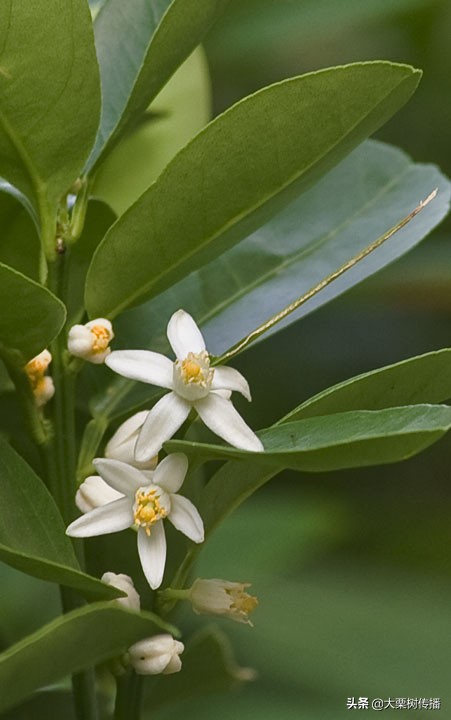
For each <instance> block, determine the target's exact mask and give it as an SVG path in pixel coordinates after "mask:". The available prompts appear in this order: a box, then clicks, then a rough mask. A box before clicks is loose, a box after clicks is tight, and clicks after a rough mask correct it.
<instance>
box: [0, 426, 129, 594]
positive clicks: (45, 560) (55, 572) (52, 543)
mask: <svg viewBox="0 0 451 720" xmlns="http://www.w3.org/2000/svg"><path fill="white" fill-rule="evenodd" d="M0 507H2V508H3V511H2V515H1V519H0V559H1V560H3V561H4V562H6V563H8V565H11V566H12V567H14V568H17V569H18V570H22V571H23V572H25V573H28V574H29V575H34V576H35V577H38V578H41V579H42V580H50V581H52V582H57V583H60V584H62V585H68V586H70V587H74V588H76V589H77V590H79V591H80V592H81V593H82V594H83V595H85V596H87V597H89V598H95V599H106V598H114V597H117V596H118V594H119V593H118V592H117V591H116V590H115V589H114V588H111V587H110V586H108V585H105V584H104V583H102V582H101V581H100V580H97V579H96V578H94V577H91V576H90V575H86V574H85V573H83V572H81V570H80V566H79V564H78V561H77V558H76V557H75V553H74V550H73V548H72V544H71V542H70V540H69V538H68V537H67V536H66V534H65V526H64V523H63V520H62V518H61V515H60V514H59V511H58V508H57V507H56V504H55V502H54V500H53V498H52V496H51V495H50V493H49V492H48V491H47V489H46V488H45V486H44V485H43V483H42V482H41V480H40V479H39V478H38V476H37V475H35V473H34V472H33V470H32V469H31V468H30V467H29V466H28V465H27V463H26V462H25V461H24V460H23V459H22V458H21V457H20V455H18V454H17V453H16V452H15V451H14V450H13V449H12V448H11V447H10V445H8V443H6V442H5V441H4V440H3V439H2V438H1V437H0Z"/></svg>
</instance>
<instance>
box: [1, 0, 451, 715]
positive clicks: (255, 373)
mask: <svg viewBox="0 0 451 720" xmlns="http://www.w3.org/2000/svg"><path fill="white" fill-rule="evenodd" d="M450 46H451V3H450V2H449V0H231V2H230V5H229V9H228V11H227V12H226V13H225V16H224V18H223V21H222V22H220V23H218V25H217V27H215V28H214V30H213V31H212V32H211V33H210V36H209V37H208V39H207V41H206V43H205V50H206V54H207V58H208V63H209V67H210V73H211V78H212V93H213V96H212V97H213V109H214V113H215V114H216V113H218V112H221V111H222V110H223V109H225V108H226V107H228V106H229V105H230V104H231V103H233V102H235V101H236V100H238V99H240V98H241V97H243V96H245V95H247V94H249V93H251V92H253V91H255V90H257V89H258V88H260V87H262V86H264V85H267V84H269V83H271V82H275V81H277V80H280V79H282V78H285V77H287V76H290V75H296V74H300V73H303V72H307V71H310V70H314V69H318V68H322V67H326V66H331V65H337V64H342V63H347V62H354V61H358V60H369V59H390V60H395V61H400V62H406V63H411V64H413V65H415V66H417V67H421V68H422V69H423V70H424V77H423V80H422V82H421V85H420V88H419V90H418V91H417V93H416V94H415V96H414V98H413V99H412V100H411V101H410V103H409V104H408V105H407V106H406V107H405V108H404V109H403V110H402V111H401V112H400V113H399V114H398V115H397V116H396V117H395V118H394V119H393V120H392V121H391V122H390V123H389V124H388V126H387V127H385V128H383V129H382V130H381V131H380V132H379V133H378V136H377V137H378V138H379V139H382V140H384V141H386V142H391V143H393V144H395V145H398V146H400V147H401V148H403V149H404V150H406V151H407V152H408V153H409V154H410V155H411V156H412V157H413V158H414V159H415V160H416V161H422V162H432V163H435V164H438V165H439V166H440V167H441V169H442V170H443V171H444V172H445V173H447V174H448V175H450V174H451V133H450V127H451V123H450V120H451V85H450V82H449V78H450V77H451V56H450V53H449V48H450ZM177 132H178V130H177ZM188 132H189V129H188ZM184 141H185V140H184ZM131 142H132V141H131ZM163 155H164V153H163ZM165 161H166V159H165V158H164V157H163V158H162V160H161V162H162V163H164V162H165ZM419 199H420V198H419ZM450 230H451V220H449V219H448V220H447V221H445V223H443V225H442V226H441V227H440V228H439V229H438V231H436V233H435V234H434V236H431V237H430V238H427V239H426V240H425V241H424V242H423V243H422V245H421V246H420V247H419V248H418V249H417V250H415V251H414V252H413V253H411V254H410V255H409V256H408V257H406V258H404V259H402V260H401V261H398V262H397V263H396V264H395V265H394V266H392V267H390V268H387V269H386V270H384V271H382V272H380V273H379V274H378V275H377V276H376V277H374V278H373V279H371V280H370V281H368V282H366V283H365V284H364V285H363V286H361V287H357V288H356V289H354V290H352V291H351V292H349V293H348V294H346V295H345V296H343V297H342V298H340V299H338V300H337V301H335V302H334V303H333V304H332V305H330V306H326V307H325V308H322V309H320V310H319V311H317V312H315V313H314V314H312V315H311V316H309V317H307V318H306V319H304V320H302V321H301V322H300V323H297V324H295V325H294V326H292V327H290V328H288V329H286V330H284V331H283V332H281V333H279V334H278V335H275V336H273V337H272V338H270V339H269V340H267V341H266V342H265V343H263V344H261V345H259V346H258V347H256V348H253V349H251V350H249V351H248V352H247V353H245V354H244V355H243V356H241V357H240V358H239V359H238V360H237V361H236V363H235V365H236V366H237V367H238V368H239V369H240V370H242V372H243V373H244V374H245V375H246V377H247V378H248V379H249V382H250V385H251V388H252V392H253V400H254V402H253V403H252V406H250V407H246V417H247V419H248V420H249V423H250V425H251V426H256V427H257V426H266V425H268V424H270V423H272V422H274V421H275V420H276V419H278V418H279V417H280V416H281V415H282V414H283V413H285V412H287V411H288V410H290V409H291V408H292V407H294V406H295V405H296V404H298V403H300V402H301V401H302V400H304V399H306V398H307V397H309V396H310V395H312V394H313V393H315V392H317V391H319V390H321V389H323V388H325V387H327V386H329V385H331V384H333V383H334V382H338V381H340V380H342V379H345V378H348V377H351V376H353V375H355V374H357V373H359V372H363V371H365V370H369V369H372V368H376V367H380V366H382V365H384V364H389V363H392V362H395V361H397V360H400V359H403V358H406V357H409V356H412V355H416V354H420V353H422V352H426V351H429V350H433V349H437V348H440V347H446V346H448V345H449V337H450V334H451V322H450V321H451V317H450V315H451V304H450V301H449V295H450V287H451V270H450V268H451V242H450V240H451V238H450ZM243 407H244V405H243ZM450 461H451V439H449V438H445V439H444V440H442V441H441V442H440V443H438V444H437V445H436V446H434V447H432V448H431V449H429V450H427V451H426V452H425V453H423V454H422V455H421V456H419V457H418V458H416V459H413V460H410V461H408V462H406V463H403V464H398V465H393V466H385V467H379V468H377V469H374V470H373V469H362V470H353V471H343V472H340V473H335V474H317V475H307V474H303V475H301V474H298V473H286V474H285V475H283V476H279V477H278V478H276V479H275V480H273V481H272V482H271V483H270V484H269V485H268V486H267V487H265V488H264V489H263V490H261V491H260V492H259V493H258V494H257V495H256V496H254V497H253V498H251V499H250V500H249V501H248V502H247V504H246V505H245V506H244V507H242V508H241V509H240V510H239V511H237V513H236V514H235V515H234V516H233V517H232V518H231V519H230V520H229V521H228V522H227V523H226V524H225V525H224V526H223V527H222V528H221V529H220V530H219V531H218V532H217V534H216V535H215V536H214V537H213V539H212V541H211V543H209V544H208V545H207V546H206V547H205V550H204V551H203V552H202V554H201V560H200V568H199V572H198V574H199V575H201V576H204V577H224V578H228V579H231V580H242V581H249V582H252V584H253V587H252V591H253V592H255V594H257V595H258V596H259V599H260V606H259V608H257V610H256V611H255V617H254V624H255V627H254V628H253V629H251V628H248V627H246V626H242V625H232V623H230V622H227V621H223V622H220V623H219V627H220V633H226V635H227V636H229V638H230V639H231V641H232V645H233V653H234V656H235V661H234V662H235V663H237V664H238V665H239V666H241V667H245V668H248V667H251V668H254V669H255V670H256V678H255V679H254V680H252V681H250V682H240V680H239V678H240V673H239V672H238V671H237V669H236V667H233V663H231V664H230V665H229V667H227V668H223V669H222V671H221V676H220V678H221V679H220V680H219V681H218V682H217V683H216V684H215V683H213V682H212V681H210V680H209V681H208V682H204V683H201V682H199V683H196V682H192V683H191V685H190V687H185V689H184V693H185V699H184V700H183V702H179V703H177V704H174V702H173V697H174V695H175V694H176V693H175V686H174V685H170V680H171V679H170V678H163V679H162V680H161V681H159V682H158V683H157V684H156V685H155V684H151V683H149V689H148V692H149V702H148V704H147V705H146V707H147V706H148V708H149V711H148V714H147V715H146V717H148V718H149V720H150V718H162V720H170V719H172V718H174V717H183V718H184V719H185V720H194V719H196V720H207V719H208V720H210V718H213V717H214V718H215V720H232V718H233V719H234V718H236V717H240V718H241V720H253V719H254V718H259V720H295V719H296V720H298V718H303V719H304V718H305V720H335V719H337V720H339V719H340V718H347V717H350V716H351V717H352V713H353V712H354V713H356V712H358V711H356V710H347V709H346V701H347V698H348V697H355V698H357V699H358V698H359V697H369V698H370V699H371V698H375V697H381V698H385V699H388V698H389V697H391V698H407V697H411V698H415V697H422V698H437V697H438V698H441V701H442V709H441V710H440V711H439V712H440V713H441V714H440V715H438V716H439V717H451V607H450V606H451V565H450V549H449V548H450V544H451V526H450V516H451V491H450V487H449V476H450ZM2 573H3V575H2V584H1V586H0V619H1V622H0V641H1V642H2V643H3V645H6V644H8V643H9V642H12V641H14V640H15V639H17V638H19V637H22V636H23V635H25V634H26V633H27V632H29V631H30V630H32V629H34V628H35V627H38V626H39V625H40V624H41V623H42V622H43V621H44V620H46V619H48V618H50V617H52V615H53V614H55V613H56V612H57V609H58V601H57V594H56V591H55V589H54V588H53V587H52V586H49V585H47V584H45V583H39V582H37V581H35V580H32V579H29V578H25V576H23V575H21V574H20V573H16V572H14V571H12V570H9V569H7V568H5V569H4V570H3V568H2ZM30 598H33V603H32V610H31V613H30V611H29V607H30ZM26 608H28V610H27V611H26ZM180 622H181V623H182V627H184V628H185V629H186V631H187V634H188V632H190V631H191V630H192V631H193V632H194V631H195V630H196V628H200V627H202V626H203V625H204V622H205V621H204V619H202V621H200V620H199V619H197V618H193V616H192V614H190V613H188V612H185V613H184V614H183V615H182V617H181V618H180ZM222 642H223V638H222V635H218V643H219V644H221V643H222ZM200 656H201V657H200V659H199V656H196V655H195V651H194V657H197V660H196V662H198V663H199V665H198V667H199V672H201V671H202V672H203V673H204V677H207V678H208V672H207V668H208V663H209V660H208V656H207V657H206V656H205V654H204V656H203V659H202V653H200ZM202 662H203V663H205V664H206V665H205V668H204V667H203V665H202ZM182 675H183V673H182V674H181V675H180V678H182ZM177 677H178V676H177ZM180 682H181V680H180ZM229 686H231V687H232V693H230V692H229V689H230V687H229ZM171 688H172V689H171ZM208 690H209V691H211V694H206V695H205V696H204V695H203V693H204V692H205V691H208ZM156 698H159V699H158V700H157V699H156ZM361 712H364V711H361ZM433 712H434V711H432V710H429V711H427V710H422V711H416V710H413V709H412V710H404V711H403V710H396V711H395V710H389V709H387V710H385V711H384V714H383V716H382V717H384V718H394V717H396V718H398V717H405V718H410V719H411V720H424V718H426V717H429V716H431V717H434V714H433ZM366 713H367V715H369V716H370V717H371V716H373V715H375V712H374V711H372V710H367V711H366ZM350 714H351V715H350ZM367 715H365V717H366V716H367ZM11 717H12V716H11Z"/></svg>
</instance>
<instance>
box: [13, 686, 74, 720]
mask: <svg viewBox="0 0 451 720" xmlns="http://www.w3.org/2000/svg"><path fill="white" fill-rule="evenodd" d="M30 718H33V720H49V718H64V720H76V719H75V714H74V710H73V700H72V694H71V693H70V692H68V691H63V690H59V691H58V690H52V691H47V692H45V691H43V692H39V693H36V695H34V696H33V697H32V698H31V699H30V700H28V701H27V702H25V703H23V704H21V705H20V706H19V707H16V708H14V709H13V710H10V711H9V712H7V713H6V714H4V715H2V720H30Z"/></svg>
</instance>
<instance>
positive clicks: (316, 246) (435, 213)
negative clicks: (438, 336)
mask: <svg viewBox="0 0 451 720" xmlns="http://www.w3.org/2000/svg"><path fill="white" fill-rule="evenodd" d="M434 187H438V188H439V193H438V195H437V197H436V198H435V199H434V200H433V201H432V202H431V203H430V204H429V205H427V206H426V207H425V208H424V210H422V211H421V213H419V214H418V215H417V216H416V217H415V218H414V219H413V220H411V222H410V223H409V224H408V226H406V227H405V228H404V229H402V230H401V231H399V232H398V233H397V234H396V235H395V236H394V237H392V238H391V239H390V240H389V241H388V242H386V243H385V244H384V245H382V247H380V248H379V249H378V250H377V251H376V252H374V253H372V254H371V255H370V256H369V257H367V258H366V259H365V260H364V261H362V262H360V263H359V264H358V266H355V267H354V268H353V269H352V270H351V271H348V272H347V273H345V275H344V276H342V277H341V278H340V279H338V280H336V281H335V282H333V283H332V284H331V285H329V286H328V287H327V288H325V289H324V290H323V291H322V292H320V293H318V295H316V297H315V298H312V300H310V301H309V302H308V303H306V304H305V305H304V306H302V308H300V309H299V310H298V311H297V312H295V313H293V314H292V315H290V316H288V318H287V319H286V320H285V321H284V323H282V326H285V325H287V324H288V323H290V322H293V321H295V320H297V319H298V318H300V317H301V316H304V315H306V314H307V313H309V312H311V311H313V310H315V309H316V308H317V307H319V306H320V305H321V304H323V303H325V302H327V301H329V300H331V299H333V298H334V297H336V296H337V295H339V294H340V293H341V292H344V291H345V290H347V289H348V288H350V287H352V286H353V285H354V284H355V283H357V282H360V281H361V280H363V279H364V278H365V277H367V276H369V275H371V274H372V273H374V272H376V271H377V270H379V269H380V268H381V267H382V266H384V265H386V264H388V263H390V262H391V261H393V260H394V259H396V258H397V257H399V256H400V255H402V254H403V253H404V252H407V251H408V250H409V249H411V248H412V247H413V246H414V245H415V244H416V243H417V242H418V241H419V240H421V238H422V237H424V235H426V234H427V233H428V232H429V231H430V230H431V229H432V228H433V227H434V226H435V225H436V224H437V223H438V222H440V220H441V219H442V218H443V216H444V214H445V213H446V212H447V210H448V205H449V194H450V185H449V182H448V180H447V179H446V178H445V177H444V176H443V175H441V174H440V173H439V172H438V170H437V169H436V168H435V167H433V166H430V165H420V164H414V163H413V162H412V161H411V160H410V158H409V157H408V156H407V155H405V154H404V153H403V152H402V151H400V150H398V149H397V148H393V147H391V146H389V145H385V144H383V143H379V142H374V141H371V140H369V141H367V142H365V143H363V144H362V145H361V146H360V147H359V148H357V149H356V150H354V152H353V153H351V155H350V156H349V157H347V158H346V159H345V160H343V161H342V162H341V163H340V165H338V166H337V167H336V168H334V169H333V170H332V171H331V172H330V173H328V174H327V175H326V176H325V177H324V178H323V179H322V180H320V181H319V182H318V183H317V184H316V185H315V186H314V187H313V188H311V189H310V190H308V191H307V192H306V193H304V194H303V195H301V196H300V197H299V198H298V199H297V200H295V201H294V202H293V203H291V204H290V205H289V206H288V207H287V208H286V209H285V210H283V211H282V212H281V213H279V214H278V215H276V216H275V217H274V218H273V219H272V220H270V221H269V223H267V224H266V225H264V226H263V227H262V228H260V229H259V230H258V231H257V232H256V233H254V234H253V235H251V236H250V237H249V238H246V240H243V241H242V242H241V243H239V244H238V245H236V246H235V247H234V248H232V249H231V250H229V251H228V252H226V253H224V254H223V255H221V256H220V257H219V258H216V259H215V260H214V261H213V262H210V263H209V264H208V265H206V266H205V267H203V268H201V269H200V270H198V271H197V272H194V273H192V274H191V275H189V276H188V277H187V278H185V279H184V280H182V281H181V282H179V283H177V284H176V285H175V286H173V287H172V288H170V289H169V290H167V291H166V292H164V293H161V294H160V295H159V296H158V297H156V298H153V299H152V300H150V301H148V302H147V303H145V304H144V305H141V306H140V307H137V308H134V309H133V310H131V311H129V312H128V313H126V314H124V315H123V316H121V317H120V318H118V319H117V321H116V323H115V329H116V338H117V340H116V342H117V341H120V343H121V347H125V348H130V347H142V343H143V328H149V336H150V341H149V342H148V343H147V345H148V347H149V349H151V350H154V351H158V352H162V353H170V352H171V351H170V348H169V345H168V342H167V339H166V325H167V322H168V320H169V318H170V316H171V315H172V313H173V312H175V311H176V310H178V309H179V308H184V309H185V310H187V311H188V312H190V313H191V314H192V315H193V317H194V318H195V319H196V321H197V323H198V324H199V326H200V327H201V329H202V332H203V334H204V336H205V339H206V343H207V348H208V349H209V351H210V352H211V353H213V354H220V353H221V352H223V351H224V350H226V349H227V348H229V347H231V346H232V345H233V344H234V343H236V342H237V341H238V340H239V339H240V338H242V337H243V336H244V335H245V334H246V333H248V332H249V331H251V330H252V329H254V328H255V327H257V326H258V325H259V324H260V323H261V322H263V321H264V320H266V319H267V318H268V317H271V316H272V315H275V314H276V313H277V312H279V311H280V309H281V308H283V307H284V306H286V305H288V304H289V303H290V302H292V301H293V300H294V299H295V298H296V297H299V296H300V295H302V294H303V293H304V292H306V291H307V290H308V289H309V288H310V287H312V285H314V284H315V283H316V282H318V281H320V280H321V279H322V278H324V277H325V276H327V275H328V274H330V273H331V272H333V271H334V270H335V269H336V268H337V267H339V266H340V264H343V263H344V262H346V261H347V260H349V259H350V258H351V257H353V256H355V255H356V254H358V253H359V252H360V251H361V250H362V249H363V248H365V247H367V246H368V245H369V244H370V243H371V242H373V241H374V240H375V239H376V238H377V237H378V235H380V234H382V233H384V232H385V231H386V230H387V228H388V227H390V225H393V224H395V223H396V222H398V221H399V219H400V218H402V217H404V216H406V215H407V214H408V213H409V212H410V211H411V210H412V209H413V208H414V207H415V205H416V204H417V203H418V199H419V198H421V197H423V198H424V197H426V195H427V194H428V193H429V192H430V190H431V189H432V188H434ZM325 197H327V198H328V202H327V204H326V205H325V203H324V198H325ZM276 329H277V326H276V328H274V330H276ZM110 388H111V391H110V392H109V394H108V400H107V402H108V413H109V414H111V415H116V414H117V415H123V414H125V413H126V412H129V411H131V410H133V409H135V408H136V407H138V406H140V405H142V404H143V403H145V402H149V401H150V400H151V399H153V398H154V397H155V395H156V393H157V392H158V390H156V389H155V388H152V387H150V386H149V385H146V384H144V383H132V382H128V383H127V381H125V380H124V379H122V378H121V379H118V378H115V379H114V380H113V381H112V382H111V385H110ZM127 388H128V389H127ZM450 397H451V394H450ZM105 399H106V395H105V392H102V394H101V395H99V397H98V398H96V399H94V400H93V401H92V406H93V409H94V411H96V409H99V408H100V406H101V405H102V403H105ZM446 399H447V397H445V398H439V399H438V400H437V399H435V398H433V397H431V398H428V397H424V398H423V399H419V400H417V402H441V401H442V400H446ZM394 404H395V405H406V404H408V403H407V402H404V401H403V400H402V399H400V401H399V402H397V403H394ZM348 409H349V410H352V409H354V408H347V407H344V408H340V407H337V408H336V409H335V410H334V412H339V411H340V410H348ZM355 409H359V408H355ZM361 409H368V410H371V409H376V408H361ZM321 414H323V413H321Z"/></svg>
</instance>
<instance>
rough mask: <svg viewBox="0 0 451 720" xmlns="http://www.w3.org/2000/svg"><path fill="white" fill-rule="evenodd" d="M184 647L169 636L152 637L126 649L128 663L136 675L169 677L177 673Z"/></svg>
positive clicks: (180, 665)
mask: <svg viewBox="0 0 451 720" xmlns="http://www.w3.org/2000/svg"><path fill="white" fill-rule="evenodd" d="M184 649H185V646H184V645H183V643H181V642H179V641H178V640H174V638H173V637H172V636H171V635H154V636H153V637H150V638H146V639H145V640H140V641H139V642H137V643H135V644H134V645H132V646H131V647H130V648H129V649H128V655H127V657H128V661H129V663H130V665H131V666H132V667H133V669H134V670H135V672H136V673H138V675H159V674H160V673H162V674H163V675H170V674H172V673H176V672H179V670H181V668H182V661H181V660H180V657H179V655H180V654H181V653H182V652H183V650H184Z"/></svg>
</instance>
